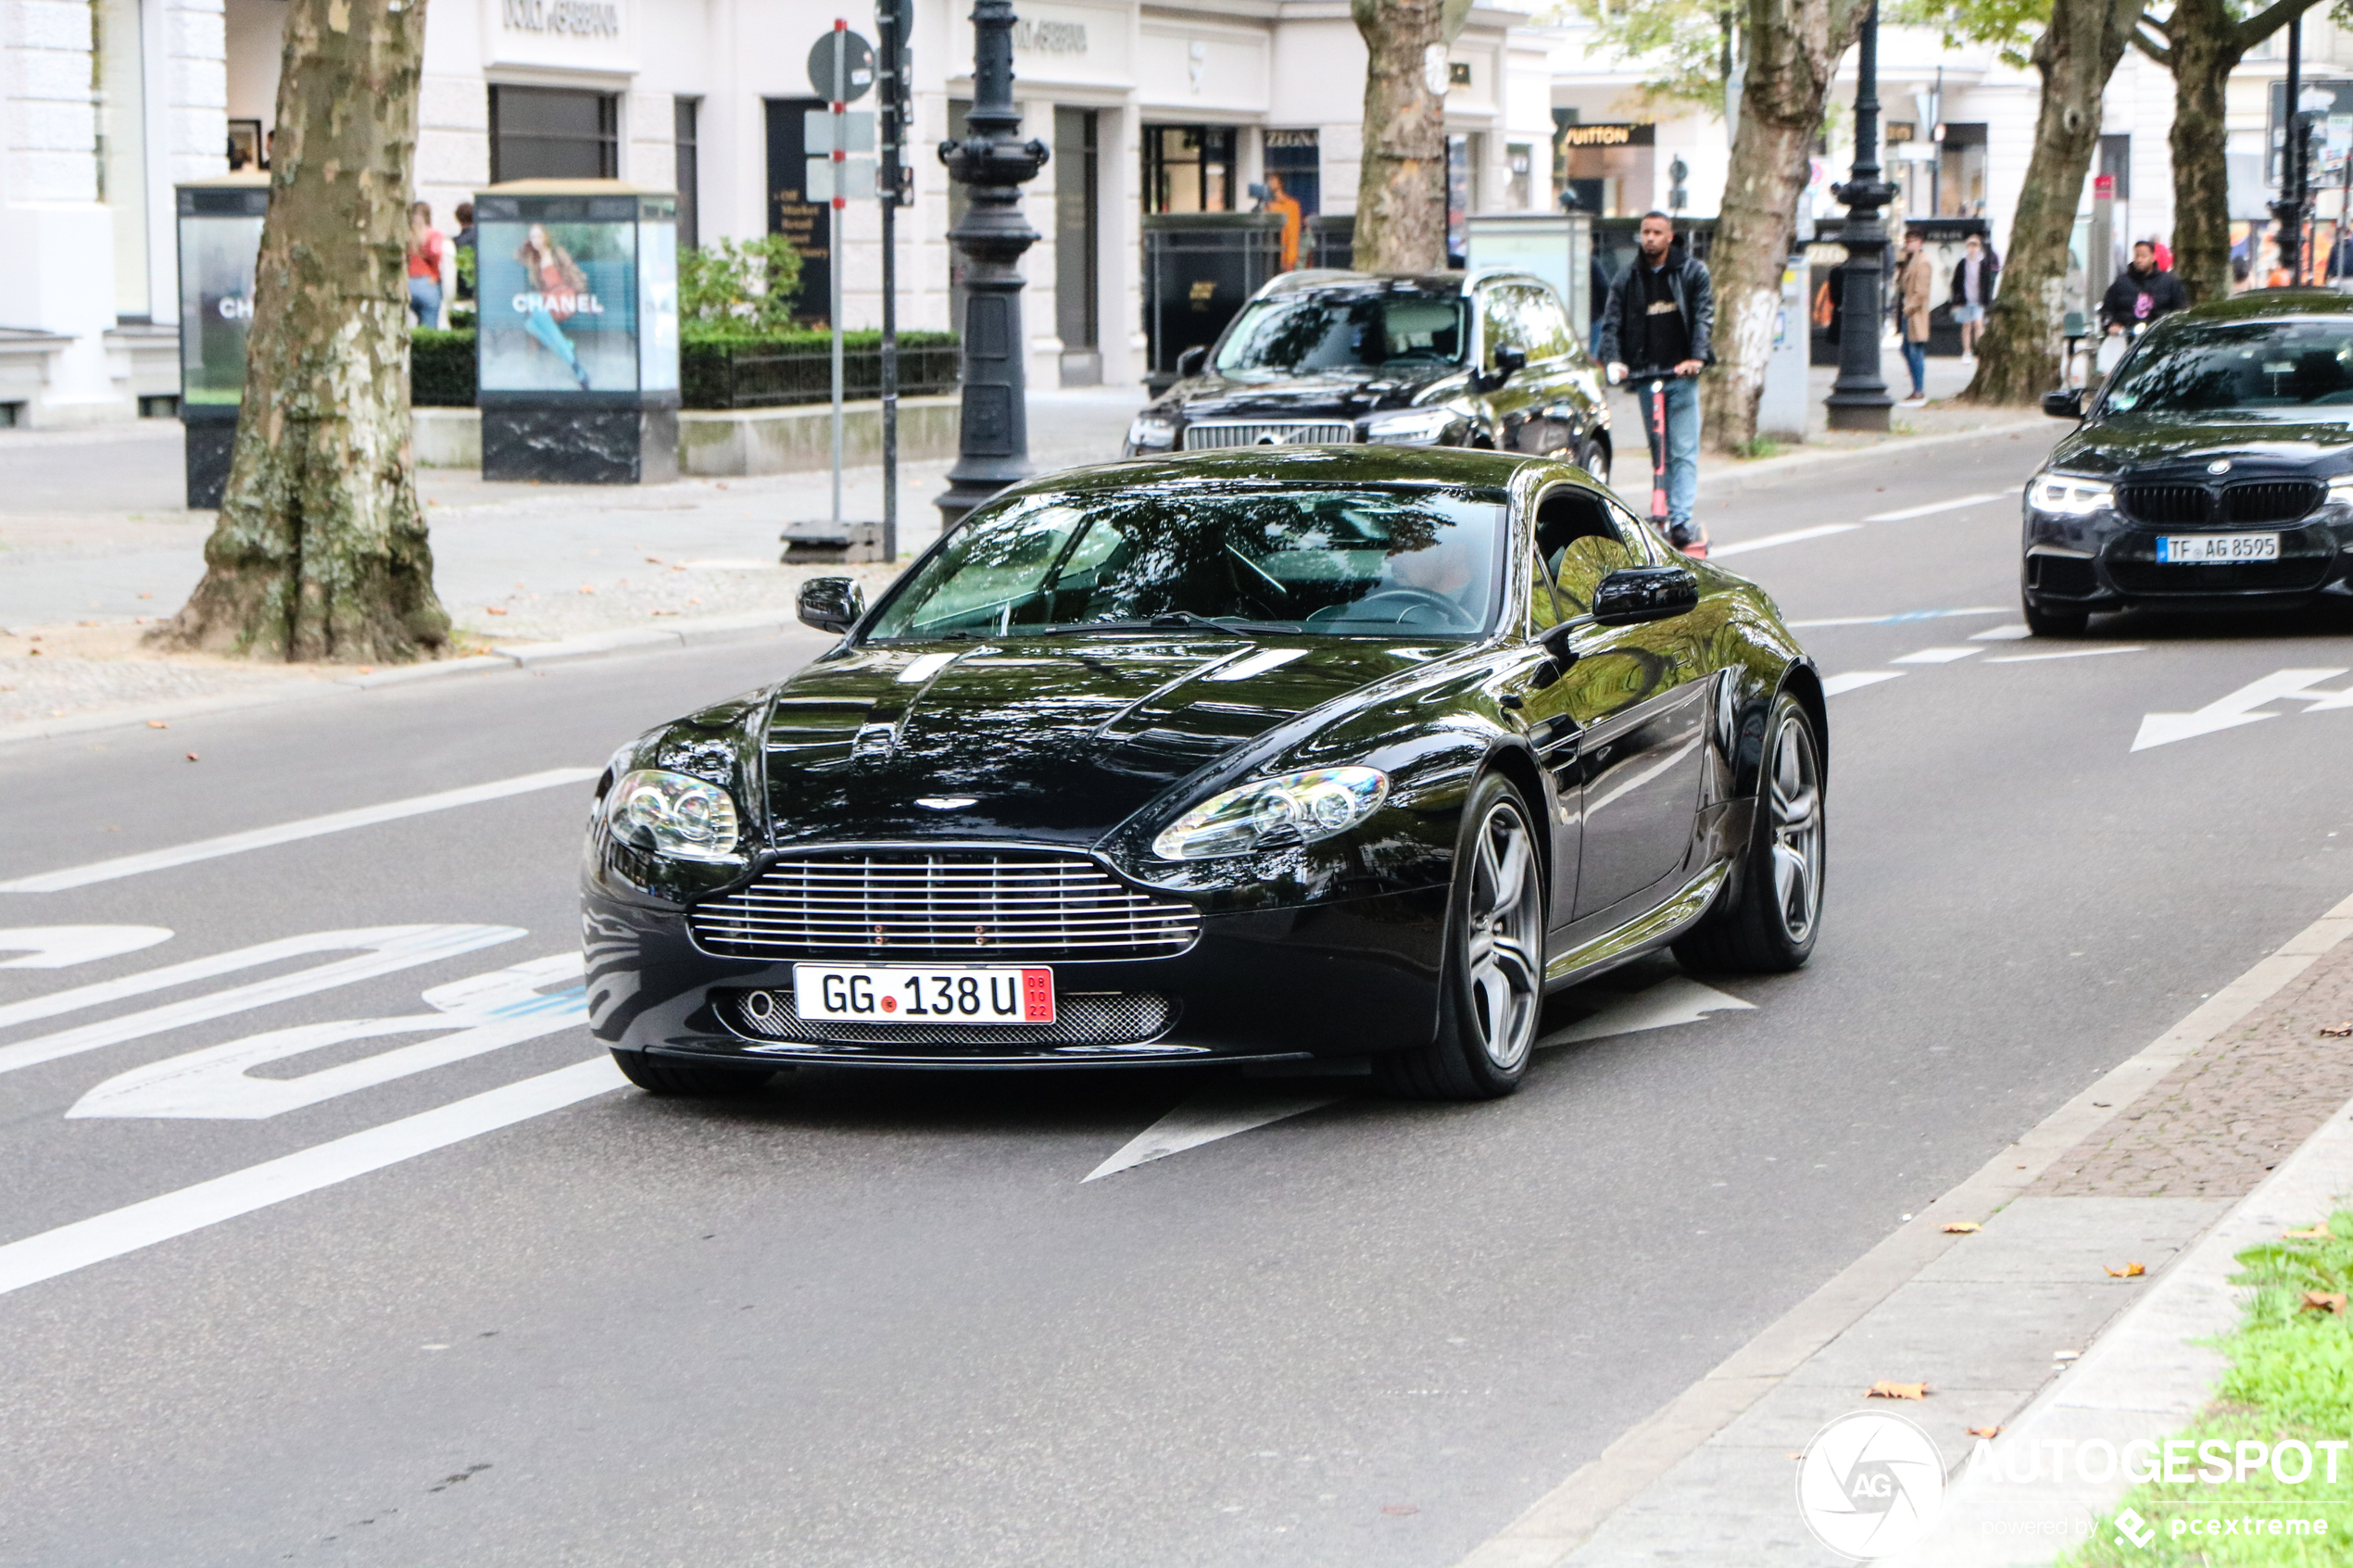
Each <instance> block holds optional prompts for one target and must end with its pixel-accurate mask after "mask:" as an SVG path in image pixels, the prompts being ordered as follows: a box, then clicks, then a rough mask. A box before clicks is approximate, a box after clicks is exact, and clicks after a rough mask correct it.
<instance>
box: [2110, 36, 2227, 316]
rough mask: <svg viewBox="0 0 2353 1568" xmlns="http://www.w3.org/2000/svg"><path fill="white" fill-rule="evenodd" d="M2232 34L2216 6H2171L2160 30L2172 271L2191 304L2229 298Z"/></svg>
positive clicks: (2136, 236) (2137, 236) (2135, 236)
mask: <svg viewBox="0 0 2353 1568" xmlns="http://www.w3.org/2000/svg"><path fill="white" fill-rule="evenodd" d="M2236 31H2237V24H2236V23H2235V22H2234V21H2233V19H2232V17H2231V13H2230V11H2229V9H2228V7H2227V6H2224V5H2223V3H2222V0H2176V4H2175V6H2174V7H2173V15H2172V17H2171V19H2169V20H2168V22H2167V24H2166V32H2167V33H2168V35H2169V36H2168V40H2167V51H2166V52H2167V54H2168V56H2170V58H2169V60H2168V61H2167V63H2168V64H2169V65H2171V67H2172V69H2173V131H2172V134H2171V138H2170V140H2171V144H2172V149H2173V272H2174V275H2175V276H2176V277H2178V278H2180V279H2181V280H2182V286H2183V288H2184V289H2186V290H2188V291H2189V295H2190V303H2191V304H2192V305H2196V304H2198V303H2199V302H2200V301H2203V300H2208V299H2222V298H2225V297H2227V296H2228V295H2229V294H2230V292H2231V199H2230V197H2231V172H2230V166H2229V164H2228V163H2227V162H2226V161H2225V160H2224V158H2223V157H2222V92H2223V87H2224V85H2225V82H2226V81H2227V79H2228V78H2229V76H2230V74H2231V71H2232V70H2233V68H2235V67H2236V66H2237V65H2238V63H2239V56H2240V55H2242V54H2243V53H2245V50H2244V49H2243V48H2242V47H2241V46H2240V45H2239V44H2238V42H2237V40H2236V39H2235V38H2234V37H2233V33H2235V32H2236ZM2140 237H2141V236H2139V235H2134V236H2133V238H2135V239H2137V238H2140Z"/></svg>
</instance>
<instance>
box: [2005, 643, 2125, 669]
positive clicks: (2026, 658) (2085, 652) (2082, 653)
mask: <svg viewBox="0 0 2353 1568" xmlns="http://www.w3.org/2000/svg"><path fill="white" fill-rule="evenodd" d="M2146 652H2148V649H2147V647H2146V646H2144V645H2142V644H2139V643H2134V644H2132V645H2130V646H2125V647H2117V648H2068V649H2066V650H2064V651H2062V652H2059V653H2008V654H2004V655H2003V656H2002V657H2001V658H1999V659H1987V660H1986V661H1985V662H1986V663H1988V664H2041V663H2043V662H2044V661H2045V660H2046V659H2098V658H2100V657H2101V656H2102V655H2105V654H2111V653H2146Z"/></svg>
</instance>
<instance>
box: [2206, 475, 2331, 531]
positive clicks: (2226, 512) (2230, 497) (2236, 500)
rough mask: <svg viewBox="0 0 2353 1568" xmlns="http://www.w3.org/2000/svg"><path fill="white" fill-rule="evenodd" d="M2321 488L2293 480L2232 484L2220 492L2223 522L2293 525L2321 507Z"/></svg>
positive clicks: (2307, 481)
mask: <svg viewBox="0 0 2353 1568" xmlns="http://www.w3.org/2000/svg"><path fill="white" fill-rule="evenodd" d="M2322 494H2323V492H2322V488H2321V487H2320V486H2319V485H2317V484H2315V483H2312V482H2311V481H2309V480H2303V479H2296V480H2284V481H2279V482H2267V483H2254V484H2233V485H2232V486H2231V487H2230V488H2229V489H2228V490H2225V491H2223V492H2222V521H2225V522H2294V521H2296V519H2297V518H2300V517H2302V516H2303V515H2304V514H2305V513H2307V512H2309V511H2310V510H2311V509H2312V508H2314V507H2317V506H2319V505H2320V504H2321V496H2322Z"/></svg>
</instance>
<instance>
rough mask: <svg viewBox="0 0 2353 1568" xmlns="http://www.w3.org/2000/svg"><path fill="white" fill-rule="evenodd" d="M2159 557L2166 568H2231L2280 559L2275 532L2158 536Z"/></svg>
mask: <svg viewBox="0 0 2353 1568" xmlns="http://www.w3.org/2000/svg"><path fill="white" fill-rule="evenodd" d="M2157 558H2158V562H2159V563H2160V564H2162V565H2165V566H2229V565H2232V564H2233V563H2235V562H2238V561H2246V560H2277V559H2279V558H2280V536H2279V535H2278V534H2276V533H2167V534H2161V535H2159V536H2158V541H2157Z"/></svg>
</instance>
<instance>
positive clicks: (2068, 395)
mask: <svg viewBox="0 0 2353 1568" xmlns="http://www.w3.org/2000/svg"><path fill="white" fill-rule="evenodd" d="M2043 412H2045V413H2046V414H2048V415H2050V416H2051V418H2053V419H2055V420H2080V419H2082V417H2083V389H2082V387H2080V386H2070V387H2069V388H2067V389H2066V390H2065V391H2063V392H2046V393H2045V394H2043Z"/></svg>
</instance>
